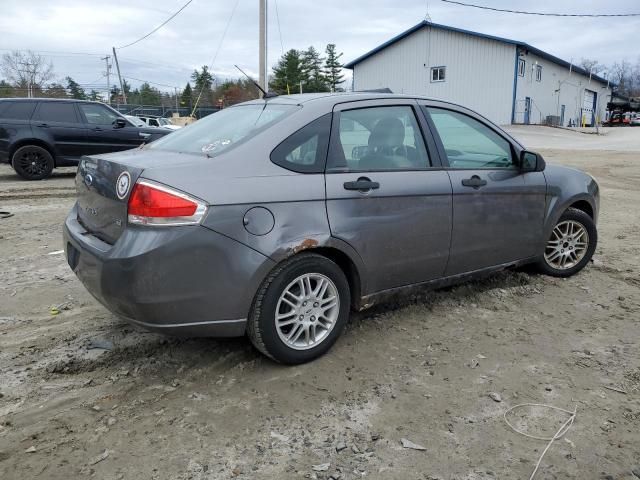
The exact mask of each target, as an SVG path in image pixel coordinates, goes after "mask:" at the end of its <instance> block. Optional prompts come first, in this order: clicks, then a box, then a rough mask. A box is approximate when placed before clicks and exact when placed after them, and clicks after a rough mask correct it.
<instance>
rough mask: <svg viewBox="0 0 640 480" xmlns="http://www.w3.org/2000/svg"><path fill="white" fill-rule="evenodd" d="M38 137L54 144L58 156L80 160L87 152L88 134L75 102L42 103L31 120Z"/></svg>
mask: <svg viewBox="0 0 640 480" xmlns="http://www.w3.org/2000/svg"><path fill="white" fill-rule="evenodd" d="M31 127H32V130H34V131H35V132H37V133H36V135H37V136H39V137H44V138H48V139H49V140H50V141H52V142H53V143H54V147H55V150H56V156H58V157H65V158H78V157H80V156H82V155H83V154H84V153H86V152H85V150H84V148H85V144H86V140H87V137H86V132H85V129H84V126H83V125H82V122H81V121H80V118H79V117H78V112H77V111H76V106H75V103H74V102H62V101H49V102H46V101H43V102H40V103H39V104H38V106H37V108H36V111H35V112H34V114H33V117H32V118H31Z"/></svg>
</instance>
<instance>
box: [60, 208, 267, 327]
mask: <svg viewBox="0 0 640 480" xmlns="http://www.w3.org/2000/svg"><path fill="white" fill-rule="evenodd" d="M63 231H64V233H63V235H64V248H65V252H66V256H67V261H68V263H69V266H70V267H71V268H72V270H73V271H74V272H75V274H76V275H77V277H78V278H79V279H80V281H81V282H82V283H83V284H84V286H85V287H86V288H87V290H88V291H89V292H90V293H91V294H92V295H93V296H94V297H95V298H96V299H97V300H98V301H99V302H100V303H102V304H103V305H104V306H105V307H106V308H107V309H109V310H110V311H112V312H113V313H115V314H116V315H118V316H120V317H122V318H124V319H126V320H128V321H129V322H131V323H133V324H136V325H139V326H141V327H143V328H146V329H149V330H155V331H161V332H165V333H168V334H172V335H182V336H216V337H234V336H241V335H244V332H245V327H246V319H247V316H248V314H249V309H250V307H251V302H252V301H253V296H254V295H255V292H256V291H257V290H258V287H259V285H260V283H261V282H262V279H263V278H264V277H265V276H266V274H267V273H268V271H269V270H271V268H272V267H273V266H274V262H273V261H272V260H270V259H269V258H267V257H265V256H264V255H262V254H260V253H258V252H256V251H255V250H252V249H250V248H249V247H246V246H245V245H243V244H241V243H239V242H237V241H235V240H232V239H230V238H227V237H225V236H223V235H220V234H218V233H215V232H213V231H211V230H208V229H206V228H204V227H201V226H185V227H169V228H149V227H137V228H136V227H131V226H130V227H128V228H127V229H125V231H124V233H123V234H122V235H121V236H120V238H119V239H118V240H117V242H116V243H115V244H114V245H110V244H108V243H105V242H103V241H101V240H100V239H98V238H97V237H95V236H93V235H91V234H89V233H88V232H86V230H85V229H84V227H83V226H82V225H81V224H80V223H79V222H78V221H77V210H76V206H74V207H73V209H72V210H71V212H70V213H69V215H68V216H67V219H66V221H65V224H64V229H63Z"/></svg>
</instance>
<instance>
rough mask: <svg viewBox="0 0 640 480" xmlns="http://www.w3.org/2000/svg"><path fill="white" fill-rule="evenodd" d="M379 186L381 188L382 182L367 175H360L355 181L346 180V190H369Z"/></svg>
mask: <svg viewBox="0 0 640 480" xmlns="http://www.w3.org/2000/svg"><path fill="white" fill-rule="evenodd" d="M378 188H380V184H379V183H378V182H372V181H371V180H370V179H368V178H367V177H360V178H359V179H358V180H356V181H355V182H344V189H345V190H358V191H360V192H368V191H369V190H377V189H378Z"/></svg>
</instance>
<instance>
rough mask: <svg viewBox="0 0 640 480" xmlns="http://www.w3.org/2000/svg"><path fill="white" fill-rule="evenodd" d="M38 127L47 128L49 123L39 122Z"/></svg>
mask: <svg viewBox="0 0 640 480" xmlns="http://www.w3.org/2000/svg"><path fill="white" fill-rule="evenodd" d="M38 127H42V128H49V124H48V123H39V124H38Z"/></svg>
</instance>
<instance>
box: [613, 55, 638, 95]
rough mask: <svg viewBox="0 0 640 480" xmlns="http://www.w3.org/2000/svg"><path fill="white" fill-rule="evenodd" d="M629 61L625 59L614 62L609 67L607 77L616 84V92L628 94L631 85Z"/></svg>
mask: <svg viewBox="0 0 640 480" xmlns="http://www.w3.org/2000/svg"><path fill="white" fill-rule="evenodd" d="M631 73H632V69H631V63H629V62H628V61H627V60H622V61H621V62H615V63H614V64H613V65H611V68H610V69H609V79H610V80H611V82H612V83H614V84H615V85H616V92H618V93H620V94H621V95H626V96H629V95H630V94H631V93H632V92H631V89H632V87H633V85H632V83H633V81H632V78H631Z"/></svg>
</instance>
